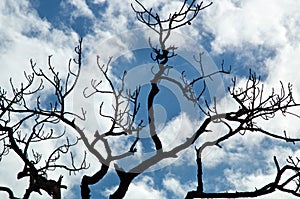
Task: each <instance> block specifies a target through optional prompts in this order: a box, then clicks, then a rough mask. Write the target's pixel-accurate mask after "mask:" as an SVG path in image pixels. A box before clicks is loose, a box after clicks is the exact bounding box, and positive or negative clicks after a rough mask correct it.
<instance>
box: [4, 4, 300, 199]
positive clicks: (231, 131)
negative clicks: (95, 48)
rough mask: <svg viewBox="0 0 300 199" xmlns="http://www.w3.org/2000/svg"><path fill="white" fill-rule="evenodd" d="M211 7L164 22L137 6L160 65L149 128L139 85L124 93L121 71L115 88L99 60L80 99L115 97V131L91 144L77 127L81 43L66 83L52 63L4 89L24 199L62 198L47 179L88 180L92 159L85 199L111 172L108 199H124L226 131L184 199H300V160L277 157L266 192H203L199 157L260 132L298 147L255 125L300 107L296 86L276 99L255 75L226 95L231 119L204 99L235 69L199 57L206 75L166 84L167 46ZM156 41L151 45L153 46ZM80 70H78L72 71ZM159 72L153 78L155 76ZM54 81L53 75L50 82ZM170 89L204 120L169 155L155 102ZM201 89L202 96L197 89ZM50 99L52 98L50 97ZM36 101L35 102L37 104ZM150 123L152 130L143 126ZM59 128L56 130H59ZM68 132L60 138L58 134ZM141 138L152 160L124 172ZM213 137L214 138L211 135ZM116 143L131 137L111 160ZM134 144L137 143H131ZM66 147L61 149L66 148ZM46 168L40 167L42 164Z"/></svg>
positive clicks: (7, 128)
mask: <svg viewBox="0 0 300 199" xmlns="http://www.w3.org/2000/svg"><path fill="white" fill-rule="evenodd" d="M211 4H212V3H208V4H205V3H203V2H200V3H199V4H197V3H196V0H192V1H191V2H188V1H187V0H185V1H184V2H183V3H182V7H180V8H179V10H178V11H177V12H174V13H171V14H170V15H169V17H167V18H166V19H161V17H160V15H159V14H158V13H156V12H154V11H153V10H152V9H149V8H146V7H145V6H144V5H143V4H142V3H141V2H140V1H138V0H135V2H134V4H132V5H131V6H132V9H133V11H134V13H135V14H136V17H137V20H138V21H140V22H141V23H143V24H145V25H146V26H147V27H149V28H150V30H152V31H154V32H155V33H156V34H157V41H158V43H159V45H158V46H155V47H154V45H153V44H152V42H151V41H150V39H149V45H150V48H151V49H152V50H153V52H152V54H151V55H150V57H151V58H152V60H153V61H154V62H155V63H156V65H155V67H156V68H155V69H156V70H151V71H152V73H153V77H152V79H151V81H150V82H149V84H150V85H151V89H150V91H149V93H148V96H147V98H146V99H147V102H146V103H147V120H148V121H146V122H145V121H143V120H138V119H137V114H138V112H139V110H140V104H139V100H138V99H139V95H140V91H141V87H140V85H137V87H136V89H135V90H134V91H132V90H129V89H126V87H125V81H126V74H127V72H126V71H124V73H123V75H122V77H121V78H120V82H121V86H116V84H115V83H114V81H113V80H112V79H111V77H110V74H109V70H108V69H109V67H110V64H111V61H112V58H110V59H109V61H108V62H107V63H106V64H101V63H100V62H101V60H100V58H99V57H97V66H98V69H99V71H100V72H101V73H102V74H103V79H92V80H91V81H90V85H87V86H86V88H85V89H84V90H83V91H82V94H83V96H84V97H85V98H86V99H87V100H89V99H90V98H91V97H92V96H95V95H111V96H113V99H114V104H113V106H112V107H113V113H111V114H109V113H105V111H104V108H103V107H104V106H107V105H106V104H105V103H104V102H101V103H100V104H99V117H101V118H106V119H109V120H110V128H109V129H108V131H106V132H100V130H99V131H98V130H97V131H96V132H95V133H94V136H93V138H92V139H91V138H90V137H89V136H88V133H87V132H85V129H84V128H83V127H82V126H80V124H79V123H78V122H77V121H79V120H82V121H84V120H85V119H86V114H87V113H86V111H85V109H84V107H82V113H81V114H77V113H75V112H71V111H69V110H67V108H66V103H67V100H66V99H67V98H68V97H69V96H70V95H71V93H72V92H74V88H75V87H76V85H77V82H78V78H79V76H80V72H81V70H82V39H80V40H79V45H78V46H77V47H76V48H75V52H76V54H77V58H76V59H73V60H72V59H71V60H70V61H69V65H68V72H67V74H66V76H64V77H62V76H61V74H59V73H58V72H57V71H56V70H55V68H54V67H53V66H52V63H51V56H49V59H48V71H47V72H45V70H42V69H39V68H38V67H37V64H36V63H35V62H34V61H33V60H31V62H30V63H31V68H32V73H31V74H27V73H24V74H25V77H26V80H27V81H26V82H24V83H22V84H21V85H20V86H19V87H16V86H15V85H14V83H13V81H12V80H11V81H10V83H11V89H10V92H9V93H8V91H6V90H4V89H2V90H1V91H0V110H1V112H0V132H1V134H0V141H1V144H2V148H1V149H2V151H1V154H0V157H1V158H4V157H5V156H8V155H9V154H10V153H11V152H14V153H16V155H17V156H18V157H19V158H20V161H21V162H22V163H23V164H24V168H23V170H22V171H19V172H18V173H17V176H16V177H17V179H21V178H28V181H29V186H28V188H27V189H26V190H25V191H24V195H23V198H29V197H30V194H31V193H32V192H38V193H40V194H42V192H41V190H42V191H45V192H46V193H47V194H49V195H51V196H52V198H54V199H59V198H61V189H66V188H67V187H66V186H65V185H64V184H63V177H62V176H60V177H59V179H58V180H53V179H49V177H48V175H49V173H50V172H53V171H54V170H56V169H65V170H67V171H69V172H70V174H72V173H76V172H79V171H81V172H84V170H85V169H88V168H89V164H88V163H87V162H86V155H91V156H93V157H95V158H96V159H97V160H98V162H99V166H98V171H97V172H95V173H94V174H93V175H91V176H87V175H84V176H83V178H82V180H81V197H82V198H84V199H87V198H90V187H89V186H90V185H93V184H96V183H98V182H99V181H101V180H102V179H103V178H104V177H105V175H106V174H107V173H108V170H109V168H110V167H112V164H114V165H113V168H114V169H115V172H116V173H117V175H118V177H119V180H120V183H119V186H118V187H117V189H116V190H115V192H114V193H112V194H111V195H110V198H111V199H115V198H123V197H124V196H125V194H126V192H127V190H128V188H129V186H130V184H131V183H132V181H133V180H134V179H135V178H136V177H137V176H139V175H140V174H142V173H144V172H145V171H146V170H147V169H149V168H150V167H152V166H154V165H156V164H158V163H159V162H161V161H163V160H165V159H169V158H177V157H178V154H179V153H180V152H182V151H184V150H186V149H188V148H190V147H193V146H194V145H195V144H196V143H197V142H196V141H197V140H198V139H199V138H200V137H201V136H202V135H203V134H204V133H206V132H208V131H209V130H208V126H209V125H214V124H218V125H223V126H224V128H225V129H227V131H226V132H225V133H224V134H222V135H220V136H219V137H218V138H216V139H215V140H213V141H207V142H204V143H202V144H201V145H200V146H197V147H195V149H196V154H197V155H196V162H195V164H196V165H197V168H198V175H197V179H198V186H197V190H194V191H190V192H188V193H187V194H186V198H238V197H256V196H261V195H265V194H268V193H271V192H274V191H275V190H280V191H283V192H288V193H291V194H294V195H296V196H299V195H300V193H299V188H300V183H299V181H300V175H299V169H300V167H299V159H298V158H293V157H288V161H287V164H286V165H283V166H280V165H279V163H278V161H277V159H276V157H274V166H275V167H276V168H277V175H276V177H275V179H274V181H273V182H270V183H268V184H266V185H265V186H263V187H261V188H258V189H255V190H254V191H249V192H235V193H227V192H224V193H206V192H205V191H204V188H203V179H202V152H203V150H204V149H205V148H207V147H210V146H218V147H220V148H221V147H222V145H221V144H222V142H224V141H225V140H230V138H232V137H233V136H236V135H238V134H245V133H248V132H249V131H255V132H259V133H261V134H264V135H266V136H269V137H270V138H274V139H278V140H282V141H286V142H291V143H295V142H298V141H300V138H290V137H289V136H288V135H287V133H286V132H284V133H283V134H282V135H279V134H276V133H273V132H271V131H269V130H268V129H264V128H262V127H260V125H259V124H258V123H257V122H258V119H259V118H262V119H265V120H268V119H272V118H273V117H274V116H275V115H276V114H280V113H281V114H283V115H286V114H293V115H296V116H297V114H296V113H291V112H290V109H291V108H293V107H296V106H299V104H298V103H296V102H295V101H294V98H293V95H292V86H291V84H288V85H287V87H285V86H284V84H283V83H281V90H280V91H279V93H278V94H277V93H276V91H275V90H273V91H272V92H271V93H265V90H264V87H263V84H261V83H260V80H259V77H257V76H256V74H255V73H253V72H251V71H250V74H249V78H248V80H247V82H246V85H245V87H243V88H239V87H237V86H236V79H235V78H233V79H232V83H233V86H232V87H230V88H229V89H228V92H229V95H230V96H231V97H232V99H233V100H234V101H235V102H236V103H237V105H238V109H237V110H235V111H232V112H219V110H218V107H217V103H216V100H214V101H213V102H212V104H209V103H208V102H207V101H206V100H205V99H204V100H203V98H205V95H204V94H205V92H206V90H207V85H206V84H207V81H208V80H210V79H213V78H214V76H215V75H216V74H229V73H230V67H229V68H228V69H226V67H225V66H224V63H222V64H221V67H220V70H218V71H214V72H211V73H205V71H204V69H203V66H202V55H203V54H202V53H201V52H200V53H199V57H196V56H195V61H197V62H198V64H199V68H200V71H201V75H200V76H198V77H193V78H192V80H190V78H186V76H185V73H184V71H182V73H181V74H182V75H181V76H180V77H178V79H175V78H174V77H170V76H169V71H170V70H172V68H173V67H172V66H171V65H169V60H170V59H172V58H174V57H176V50H177V48H178V47H176V46H174V45H171V46H167V41H168V40H169V39H170V35H171V34H172V31H173V30H175V29H179V28H181V27H183V26H186V25H190V24H191V23H192V21H193V20H194V19H195V17H196V16H197V15H198V14H199V13H200V11H201V10H203V9H206V8H207V7H209V6H210V5H211ZM152 39H153V38H152ZM74 65H75V66H74ZM154 71H155V72H154ZM49 74H50V75H49ZM103 81H106V82H107V83H108V85H109V88H108V89H103V87H101V86H102V82H103ZM162 81H167V82H169V83H172V84H174V85H175V86H177V87H178V88H179V89H180V91H181V92H182V95H183V96H184V97H185V98H186V99H187V100H188V101H191V102H193V103H194V104H195V106H196V107H197V108H199V110H200V111H201V112H202V113H203V115H204V117H205V118H204V120H203V122H202V124H201V125H200V126H199V127H198V129H197V130H196V131H195V132H193V133H192V135H191V136H190V137H187V138H186V140H185V141H184V142H182V143H180V144H178V145H175V146H172V148H171V149H168V150H166V149H165V148H164V146H163V144H162V142H161V139H160V138H159V133H158V130H157V127H156V125H155V109H154V108H153V106H154V100H155V99H156V98H157V95H158V93H159V92H161V91H160V83H161V82H162ZM46 87H47V88H51V89H52V91H53V93H52V94H51V96H52V98H53V100H52V102H50V103H48V102H47V103H45V102H44V101H42V100H41V96H43V94H44V92H45V90H46ZM199 87H200V89H199ZM48 95H49V94H48ZM33 99H34V100H33ZM145 123H148V124H149V125H148V126H146V125H145ZM58 127H59V128H58ZM61 127H63V129H64V130H63V131H62V132H60V129H62V128H61ZM141 130H148V132H149V134H150V137H151V140H152V142H153V144H154V146H155V154H154V155H153V156H151V157H149V158H147V159H145V160H143V161H141V162H139V163H137V164H136V165H135V166H133V167H132V168H130V169H128V170H127V171H125V170H124V169H122V168H121V167H120V166H119V165H118V163H117V160H122V159H124V158H127V157H129V156H134V155H135V153H136V152H137V151H138V147H137V143H138V142H139V141H140V132H141ZM210 133H212V134H213V133H214V132H210ZM69 135H73V137H76V139H73V141H71V138H69ZM114 137H126V138H128V140H130V141H131V144H130V147H128V150H127V151H124V152H123V153H120V154H114V153H113V152H112V150H113V149H112V146H111V145H110V144H109V139H110V138H114ZM132 138H133V139H132ZM49 140H50V141H51V140H53V141H58V140H59V141H60V142H58V143H62V144H60V145H59V146H56V148H55V149H53V151H51V152H50V153H49V154H48V157H45V155H42V154H41V153H40V152H39V149H38V148H36V146H37V145H41V144H42V143H43V142H47V141H49ZM61 140H64V143H63V142H61ZM78 142H81V143H83V144H84V146H85V147H86V151H87V152H85V153H84V156H83V157H84V158H83V159H82V160H80V161H79V162H77V161H78V160H76V159H75V158H74V155H73V153H72V148H73V147H76V146H77V144H78ZM99 143H101V144H102V145H103V146H104V150H105V151H99V150H98V149H97V148H96V145H97V144H99ZM66 154H70V161H69V164H65V163H63V164H62V163H60V159H61V158H62V156H64V155H66ZM42 160H43V161H42ZM288 171H293V172H294V174H293V175H291V176H290V177H289V178H284V179H282V176H283V175H285V174H286V173H287V172H288ZM291 183H296V186H294V188H293V189H290V188H288V187H289V186H287V185H289V184H291ZM0 191H4V192H7V194H8V195H9V197H10V198H16V197H15V196H14V191H13V190H12V189H11V188H10V187H0Z"/></svg>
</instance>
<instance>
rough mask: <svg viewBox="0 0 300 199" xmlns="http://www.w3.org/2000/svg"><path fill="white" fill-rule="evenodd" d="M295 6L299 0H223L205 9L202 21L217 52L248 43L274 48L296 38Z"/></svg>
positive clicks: (292, 41) (240, 46)
mask: <svg viewBox="0 0 300 199" xmlns="http://www.w3.org/2000/svg"><path fill="white" fill-rule="evenodd" d="M297 7H299V1H290V2H289V3H288V4H287V3H284V2H282V1H279V0H276V1H271V0H268V1H263V2H261V1H257V0H256V1H240V2H239V3H235V1H231V0H223V1H218V2H216V3H215V4H213V6H211V8H210V9H207V10H206V11H205V13H204V17H203V20H204V21H203V22H204V24H205V27H206V29H207V30H208V31H209V32H211V33H213V34H214V35H215V40H214V41H213V43H212V46H213V49H214V50H215V51H216V52H223V51H224V50H230V49H231V48H234V47H239V48H240V49H242V47H243V46H244V45H249V44H250V45H256V46H257V45H264V46H267V47H271V48H277V47H280V46H282V45H285V43H294V42H295V39H297V38H296V37H295V35H297V34H295V32H299V26H297V25H296V24H297V20H296V19H297V15H298V11H297ZM265 13H268V14H267V15H266V14H265ZM291 16H292V17H291ZM298 18H299V17H298ZM288 35H293V36H288Z"/></svg>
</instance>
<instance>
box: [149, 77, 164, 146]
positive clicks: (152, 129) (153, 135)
mask: <svg viewBox="0 0 300 199" xmlns="http://www.w3.org/2000/svg"><path fill="white" fill-rule="evenodd" d="M158 92H159V88H158V86H157V83H151V91H150V93H149V96H148V121H149V128H150V135H151V138H152V140H153V142H154V144H155V148H156V150H157V151H159V150H161V149H162V144H161V141H160V139H159V137H158V136H157V133H156V129H155V120H154V110H153V101H154V98H155V96H156V95H157V94H158Z"/></svg>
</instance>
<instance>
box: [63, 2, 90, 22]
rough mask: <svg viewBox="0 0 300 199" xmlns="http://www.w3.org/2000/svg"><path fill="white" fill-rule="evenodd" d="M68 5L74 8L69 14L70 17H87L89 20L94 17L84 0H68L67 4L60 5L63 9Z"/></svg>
mask: <svg viewBox="0 0 300 199" xmlns="http://www.w3.org/2000/svg"><path fill="white" fill-rule="evenodd" d="M68 4H71V5H72V6H74V7H75V8H76V9H75V10H74V11H72V13H71V15H72V17H75V18H77V17H88V18H91V19H93V18H94V17H95V16H94V14H93V12H92V10H91V9H90V8H89V6H88V5H87V3H86V1H85V0H68V1H67V2H62V3H61V5H62V6H63V7H69V6H70V5H68Z"/></svg>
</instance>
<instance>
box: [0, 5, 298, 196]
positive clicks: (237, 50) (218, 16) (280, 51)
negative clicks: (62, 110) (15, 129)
mask: <svg viewBox="0 0 300 199" xmlns="http://www.w3.org/2000/svg"><path fill="white" fill-rule="evenodd" d="M132 2H133V1H131V0H126V1H116V0H111V1H105V0H65V1H60V0H52V1H43V0H30V1H21V0H14V1H10V0H3V1H1V3H0V52H1V53H0V60H1V62H2V64H1V65H0V67H1V69H2V71H4V70H5V72H1V73H0V77H1V78H0V79H1V80H0V81H1V82H0V86H1V88H2V87H3V88H8V86H9V77H13V79H14V82H16V83H17V84H18V83H19V82H20V81H24V79H22V77H21V76H22V75H23V72H22V71H23V70H26V71H29V70H30V67H29V66H30V65H29V59H30V58H33V59H34V60H35V61H36V62H37V63H38V66H39V67H41V68H43V67H47V57H48V55H53V65H55V67H56V69H57V70H59V71H60V72H62V73H63V72H64V71H65V70H66V66H67V63H68V59H69V58H70V57H72V56H74V53H73V49H74V47H75V46H76V45H77V41H78V38H79V37H82V38H83V51H84V54H83V57H84V66H83V71H84V72H83V78H82V79H81V81H80V84H79V87H78V90H77V91H78V93H81V92H82V89H83V88H84V87H86V86H89V82H90V80H88V79H91V78H99V77H100V73H99V71H97V66H96V56H97V55H99V56H100V58H101V62H103V63H104V64H105V63H107V60H108V58H109V57H110V56H113V57H114V59H113V62H112V63H111V67H110V69H109V73H110V75H112V78H113V79H114V80H115V82H116V84H117V83H118V81H117V77H120V76H121V75H122V73H123V70H127V71H128V84H127V85H126V86H127V87H128V88H131V89H134V88H135V85H136V84H137V83H138V84H141V86H142V92H141V94H142V96H141V98H140V101H141V102H143V101H144V100H145V98H146V95H147V92H148V91H149V84H148V82H149V80H150V78H151V75H149V70H147V69H149V67H151V66H152V65H154V64H155V63H153V62H152V61H151V58H150V55H149V52H151V49H150V48H149V45H148V43H147V38H148V37H149V35H150V36H151V41H152V42H153V43H154V44H155V42H157V40H156V37H155V35H154V34H153V33H151V31H150V30H147V28H145V27H144V26H143V24H140V23H138V22H137V21H136V20H135V15H134V13H133V11H132V9H131V7H130V3H132ZM144 3H145V6H146V7H147V8H151V7H154V8H156V10H157V9H158V11H159V12H160V13H162V15H168V13H170V12H172V11H175V10H176V9H178V7H179V5H180V1H176V0H172V1H166V0H153V1H151V2H150V1H144ZM299 7H300V2H299V1H297V0H290V1H288V2H282V1H280V0H266V1H263V2H262V1H259V0H253V1H247V0H241V1H235V0H221V1H217V2H214V4H213V5H212V6H211V7H209V8H208V9H206V10H205V11H203V13H200V14H199V16H198V18H197V19H196V20H195V21H194V22H193V23H192V25H191V26H188V27H183V28H182V29H180V30H178V32H177V33H176V34H175V35H174V37H173V40H171V42H170V43H171V44H172V42H173V43H175V44H176V45H179V46H178V47H179V49H178V51H177V52H178V57H177V58H174V60H173V61H171V64H172V65H174V69H172V71H173V72H172V74H171V75H174V76H176V77H178V74H181V72H182V71H183V70H184V71H186V74H187V78H193V77H194V76H193V75H195V74H197V73H198V71H199V68H197V63H196V62H194V61H193V59H192V55H197V53H199V52H198V51H200V50H201V48H202V50H205V52H206V54H205V61H204V62H205V65H206V67H207V68H206V69H207V70H211V69H217V68H218V67H220V64H221V63H222V60H223V59H224V60H225V68H226V66H229V65H231V66H232V74H231V75H228V76H218V77H216V79H215V81H214V82H210V86H209V89H208V91H207V93H206V94H205V96H207V97H208V99H209V100H208V101H210V98H211V97H213V96H218V99H217V104H218V106H219V107H220V110H224V111H227V110H232V109H234V108H235V107H236V106H235V105H234V103H233V101H231V100H230V99H229V97H228V96H227V95H226V89H227V86H230V79H231V78H232V77H233V76H237V78H238V85H243V83H245V78H246V77H247V76H248V71H249V68H252V69H253V70H254V71H256V72H257V73H258V74H260V75H261V76H262V82H263V83H264V84H265V88H266V90H270V89H271V88H272V87H275V88H276V87H277V88H278V86H279V80H282V81H283V82H286V83H287V82H291V83H292V84H293V85H294V88H293V91H294V95H295V98H296V99H298V100H300V95H299V93H300V92H299V91H300V87H299V85H300V79H299V78H298V77H299V65H300V60H298V57H299V54H300V36H299V35H300V14H299V12H298V9H297V8H299ZM191 43H193V45H188V44H191ZM196 44H197V45H196ZM180 45H185V46H184V47H185V48H183V49H180ZM184 51H185V52H184ZM103 86H104V88H108V87H107V86H108V85H107V84H105V83H103ZM161 88H162V90H161V95H159V96H158V97H157V100H156V109H155V110H156V111H157V113H158V114H157V117H158V122H157V126H159V130H160V131H161V132H160V133H161V134H159V135H160V136H161V139H162V142H163V144H165V143H168V142H169V141H170V142H171V144H176V143H178V142H180V141H182V140H185V138H186V137H188V135H189V133H193V131H194V130H195V129H197V127H198V126H197V125H199V124H201V121H202V119H203V117H202V116H201V114H200V113H199V111H195V109H194V108H193V106H192V105H191V104H189V103H188V102H185V101H183V99H182V98H181V97H180V95H179V91H178V90H176V88H174V87H173V86H172V85H169V84H163V83H162V87H161ZM220 88H221V89H220ZM78 93H76V95H74V97H73V99H70V101H72V103H73V107H68V108H74V109H76V108H77V107H76V105H78V104H80V105H81V104H85V105H86V106H88V107H87V110H89V111H90V113H91V115H90V116H91V117H92V116H93V115H95V113H97V109H98V105H97V102H98V101H97V100H99V99H100V100H102V101H104V103H105V104H106V105H107V107H108V108H107V109H106V110H105V111H107V112H106V113H109V111H111V109H110V108H109V106H110V105H109V102H110V101H111V97H109V96H100V97H99V98H93V99H92V100H91V101H89V102H86V101H83V100H84V99H83V98H81V97H80V96H78V95H77V94H78ZM171 98H175V100H170V99H171ZM75 99H76V100H77V101H76V100H75ZM145 105H146V104H145V102H144V104H142V107H141V112H140V113H139V115H138V118H139V119H140V118H141V119H142V118H145V117H146V116H145ZM70 106H71V105H70ZM298 111H299V110H298ZM144 120H145V119H144ZM260 122H261V126H262V127H266V128H268V129H270V130H271V131H276V132H283V130H286V131H287V132H289V133H290V135H291V136H299V132H300V131H299V130H300V128H299V127H298V126H297V125H294V124H297V123H299V121H298V120H296V119H295V118H284V120H282V117H276V118H274V120H273V122H272V121H260ZM91 124H92V125H91ZM82 125H83V126H92V127H90V129H88V130H89V131H91V132H93V131H94V130H95V129H98V128H99V129H100V130H103V129H106V128H107V124H105V122H102V120H101V119H97V122H95V121H92V120H88V121H86V123H83V124H82ZM176 125H177V126H176ZM210 128H211V129H212V130H214V131H216V132H218V131H220V130H221V131H222V128H220V127H218V126H211V127H210ZM174 129H175V130H174ZM142 133H143V134H142V136H143V139H142V140H141V142H140V143H139V147H140V148H141V149H142V150H141V151H140V152H139V153H138V154H137V156H138V157H140V156H139V155H142V152H144V153H145V154H146V156H150V155H151V152H152V148H153V146H152V145H151V142H150V139H149V137H148V136H147V132H146V131H145V132H142ZM91 135H92V134H91ZM212 138H213V136H210V135H205V137H204V138H203V140H205V139H212ZM200 142H201V141H199V143H198V144H200ZM111 143H112V145H114V146H118V145H117V141H111ZM119 143H120V145H122V147H120V148H119V149H118V148H116V149H115V150H116V152H118V151H119V150H121V149H127V148H126V145H128V143H127V142H126V141H125V140H119ZM54 145H55V143H54V144H53V143H49V147H53V146H54ZM298 146H299V145H298ZM82 147H83V146H82ZM166 147H171V146H170V145H167V146H166ZM74 150H75V151H76V152H77V153H78V156H80V154H81V152H82V148H80V146H79V147H78V148H77V149H74ZM100 150H101V149H100ZM45 153H46V152H45ZM297 154H298V155H299V154H300V151H299V150H298V149H297V145H296V146H291V145H289V144H286V143H280V142H277V141H273V140H270V139H268V138H265V137H263V136H261V135H252V134H246V135H244V136H241V135H240V136H236V137H235V138H233V139H232V140H229V141H226V142H225V143H224V144H223V148H222V149H219V148H217V147H212V148H211V149H209V150H207V151H206V152H205V157H204V183H205V185H204V186H205V190H206V191H235V190H239V191H243V190H254V188H255V186H256V187H259V186H261V185H262V184H263V183H264V182H266V180H267V181H271V180H272V179H273V178H274V175H275V169H276V168H275V165H274V163H273V156H274V155H277V157H278V160H279V162H280V163H281V164H284V163H285V159H286V158H287V157H288V156H289V155H297ZM89 160H90V162H91V163H94V164H91V168H90V169H89V170H88V171H86V173H84V172H82V173H78V174H77V175H76V176H71V177H69V176H66V177H65V178H64V180H65V183H67V185H68V187H69V189H68V190H67V191H63V195H64V198H72V197H73V198H77V197H76V194H79V192H80V178H81V176H82V175H84V174H92V173H93V172H94V171H96V170H97V168H98V166H99V164H98V163H97V162H96V161H95V159H93V157H89ZM129 161H130V162H129V163H128V162H126V161H125V162H123V163H120V164H123V166H124V167H125V166H126V164H127V163H128V165H130V164H134V163H135V161H136V160H129ZM11 164H13V165H14V166H12V167H11V170H9V171H7V170H6V169H3V168H8V166H7V165H11ZM128 165H127V166H128ZM163 165H165V166H162V165H159V166H157V167H155V168H154V169H152V170H150V171H148V172H146V173H145V174H143V175H141V176H139V177H138V178H137V179H136V180H135V181H134V182H133V184H132V186H131V187H130V189H129V191H128V195H127V196H126V197H127V198H131V199H135V198H140V197H141V196H143V198H145V199H152V198H167V199H171V198H172V199H173V198H183V196H184V195H185V193H186V191H188V190H194V189H195V188H196V175H195V173H196V167H195V152H194V148H193V147H191V148H190V149H188V150H187V151H185V152H184V153H183V154H182V155H181V156H180V157H179V159H178V160H176V161H175V162H172V161H171V162H169V161H167V162H165V163H164V164H163ZM249 165H251V166H250V167H249ZM16 170H20V166H19V165H18V164H17V163H14V159H13V157H12V158H11V159H10V158H6V159H5V160H3V161H2V162H0V184H16V185H15V187H14V188H15V190H16V193H18V194H19V195H22V193H23V191H24V187H26V182H25V181H24V182H18V183H16V182H15V173H14V172H15V171H16ZM59 174H60V173H59V172H58V173H57V174H51V175H53V176H54V178H56V176H58V175H59ZM4 175H6V176H10V177H7V178H3V177H2V176H4ZM117 184H118V178H117V176H116V174H115V173H113V172H109V174H108V175H107V176H106V178H105V179H103V181H101V182H100V183H99V184H97V185H94V186H93V187H92V189H91V190H92V196H94V197H92V198H99V197H104V195H108V194H109V193H110V191H111V190H113V189H114V186H116V185H117ZM97 194H98V195H97ZM0 196H1V195H0ZM34 198H46V194H45V193H44V194H43V196H39V195H34ZM260 198H263V199H269V198H273V199H274V198H275V199H280V198H293V197H292V196H286V195H285V194H282V193H279V192H275V193H274V194H272V195H270V196H263V197H260Z"/></svg>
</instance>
